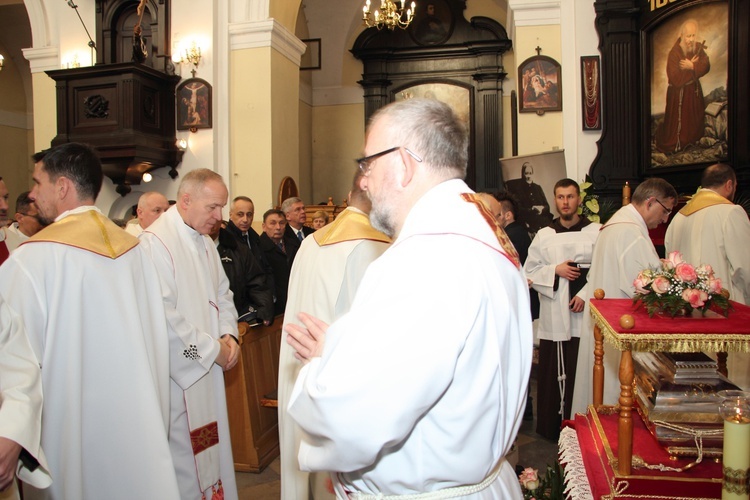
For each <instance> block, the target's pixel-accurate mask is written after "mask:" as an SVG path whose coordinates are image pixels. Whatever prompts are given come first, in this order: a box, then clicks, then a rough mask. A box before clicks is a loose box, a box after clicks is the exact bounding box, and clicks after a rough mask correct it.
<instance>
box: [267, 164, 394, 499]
mask: <svg viewBox="0 0 750 500" xmlns="http://www.w3.org/2000/svg"><path fill="white" fill-rule="evenodd" d="M357 172H358V174H357V176H356V177H355V179H354V182H353V184H352V189H351V191H349V196H348V207H347V208H346V210H344V211H343V212H341V213H340V214H339V215H338V217H336V220H335V221H333V222H332V223H331V224H328V225H327V226H324V227H323V228H321V229H318V230H317V231H315V232H314V233H313V234H311V235H310V236H309V237H307V238H305V239H304V240H303V241H302V244H301V246H300V249H299V251H298V252H297V256H296V257H295V259H294V265H293V266H292V272H291V275H290V277H289V295H288V298H287V303H286V310H285V314H284V324H285V325H286V324H289V323H297V324H299V319H298V318H297V314H298V313H300V312H302V311H304V312H307V313H309V314H312V315H313V316H315V317H317V318H320V319H321V320H322V321H324V322H326V323H331V322H333V321H334V320H336V319H337V318H339V317H340V316H341V315H342V314H344V313H346V312H347V311H349V307H350V306H351V304H352V301H353V300H354V295H355V293H356V292H357V288H358V287H359V282H360V281H361V280H362V276H363V275H364V274H365V270H366V269H367V266H369V265H370V263H371V262H372V261H374V260H375V259H377V258H378V257H380V255H381V254H382V253H383V252H385V250H386V248H388V245H389V244H390V241H391V240H390V238H389V237H388V236H386V235H385V234H383V233H381V232H380V231H378V230H376V229H374V228H373V227H372V226H371V225H370V219H369V218H368V214H369V212H370V208H371V203H370V200H369V199H368V198H367V194H366V193H365V192H364V191H362V187H361V185H360V184H361V182H362V177H363V175H362V173H361V172H359V170H358V171H357ZM285 339H286V335H283V336H282V342H281V352H280V354H279V440H280V449H281V498H282V499H284V500H296V499H298V498H309V497H310V496H311V495H312V497H313V498H316V499H318V500H320V499H321V498H326V497H329V498H333V495H332V494H331V493H329V492H328V491H327V489H326V483H327V480H328V477H329V476H328V474H327V473H321V474H309V473H308V472H303V471H301V470H300V469H299V463H298V462H297V454H298V452H299V444H300V440H301V438H302V430H301V429H300V428H299V426H298V425H297V424H296V423H295V422H294V420H292V418H291V417H290V416H289V415H288V414H287V411H286V409H287V405H288V403H289V397H290V395H291V393H292V388H293V387H294V382H295V381H296V380H297V375H298V374H299V371H300V369H301V368H302V363H300V361H299V360H297V359H296V358H295V357H294V349H292V347H291V346H290V345H289V344H288V343H287V342H286V341H285Z"/></svg>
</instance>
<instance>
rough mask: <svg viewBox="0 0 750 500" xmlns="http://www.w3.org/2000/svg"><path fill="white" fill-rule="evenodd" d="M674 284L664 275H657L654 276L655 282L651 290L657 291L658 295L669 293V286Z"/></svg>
mask: <svg viewBox="0 0 750 500" xmlns="http://www.w3.org/2000/svg"><path fill="white" fill-rule="evenodd" d="M671 286H672V282H671V281H669V279H668V278H665V277H664V276H657V277H656V278H654V282H653V283H652V284H651V290H653V291H654V292H656V294H657V295H661V294H663V293H667V292H668V291H669V288H670V287H671Z"/></svg>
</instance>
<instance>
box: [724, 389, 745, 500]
mask: <svg viewBox="0 0 750 500" xmlns="http://www.w3.org/2000/svg"><path fill="white" fill-rule="evenodd" d="M718 395H719V397H721V398H722V402H721V405H720V406H719V413H720V414H721V417H722V418H723V419H724V456H723V462H724V466H723V472H724V477H723V479H722V482H721V498H722V500H747V498H748V495H750V392H743V391H720V392H719V394H718Z"/></svg>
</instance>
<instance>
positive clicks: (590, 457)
mask: <svg viewBox="0 0 750 500" xmlns="http://www.w3.org/2000/svg"><path fill="white" fill-rule="evenodd" d="M611 408H612V407H603V409H604V411H605V413H606V410H611ZM617 419H618V414H617V413H613V414H611V415H606V414H598V413H596V412H594V410H593V407H591V406H590V407H589V411H588V413H587V414H586V415H581V414H578V415H576V416H575V421H574V422H575V424H574V425H575V431H576V435H577V437H578V443H579V446H580V448H581V453H582V455H583V462H584V466H585V468H586V476H587V478H588V481H589V485H590V487H591V492H592V493H593V497H594V498H596V499H601V498H613V495H614V494H615V493H616V492H617V493H618V494H617V498H618V499H623V500H628V499H635V498H640V499H643V498H653V497H655V496H660V497H662V498H664V499H667V498H678V497H681V498H696V499H698V498H721V477H722V471H721V464H719V463H716V462H714V461H713V460H712V459H704V460H703V462H701V463H700V464H698V465H696V466H695V467H693V468H692V469H689V470H687V471H685V472H662V471H658V470H651V469H645V468H635V467H634V468H633V471H632V474H631V475H630V476H621V475H619V474H618V472H617V466H616V464H615V465H614V466H613V465H612V464H613V460H615V459H616V458H617ZM633 456H634V457H636V456H638V457H640V458H642V459H643V460H644V461H645V462H646V463H647V464H650V465H657V464H662V465H665V466H667V467H673V468H679V467H684V466H685V465H687V464H689V463H690V462H691V461H692V460H691V459H680V460H670V458H669V454H668V453H667V452H666V451H665V450H664V448H662V447H661V446H660V445H659V444H658V443H657V441H656V439H655V438H654V437H653V436H652V435H651V433H650V432H649V431H648V429H647V428H646V426H645V425H644V423H643V421H642V420H641V419H640V418H638V415H634V418H633Z"/></svg>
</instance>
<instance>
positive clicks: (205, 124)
mask: <svg viewBox="0 0 750 500" xmlns="http://www.w3.org/2000/svg"><path fill="white" fill-rule="evenodd" d="M211 93H212V89H211V85H210V84H209V83H208V82H207V81H206V80H203V79H202V78H188V79H187V80H185V81H183V82H181V83H180V84H179V85H178V86H177V88H176V89H175V94H176V96H177V107H176V109H177V130H190V131H191V132H195V131H196V130H197V129H199V128H211V114H212V111H211V110H212V107H211Z"/></svg>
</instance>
